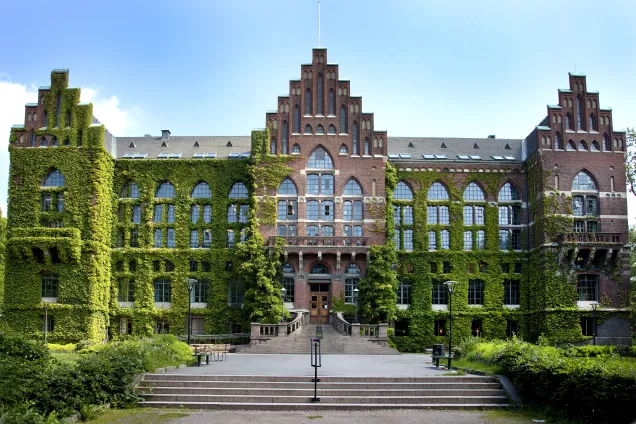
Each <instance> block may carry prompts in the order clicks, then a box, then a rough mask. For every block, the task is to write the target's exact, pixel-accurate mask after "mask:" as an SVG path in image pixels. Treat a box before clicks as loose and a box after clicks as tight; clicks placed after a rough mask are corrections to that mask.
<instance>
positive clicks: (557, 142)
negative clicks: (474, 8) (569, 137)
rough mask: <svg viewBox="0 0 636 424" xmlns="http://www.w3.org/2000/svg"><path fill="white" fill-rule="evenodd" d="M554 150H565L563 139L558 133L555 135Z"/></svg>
mask: <svg viewBox="0 0 636 424" xmlns="http://www.w3.org/2000/svg"><path fill="white" fill-rule="evenodd" d="M554 148H555V149H558V150H563V139H562V138H561V134H559V133H558V132H557V133H555V134H554Z"/></svg>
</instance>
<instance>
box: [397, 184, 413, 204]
mask: <svg viewBox="0 0 636 424" xmlns="http://www.w3.org/2000/svg"><path fill="white" fill-rule="evenodd" d="M393 198H394V199H396V200H413V191H412V190H411V187H409V185H408V184H406V183H405V182H404V181H398V183H397V185H396V186H395V192H394V193H393Z"/></svg>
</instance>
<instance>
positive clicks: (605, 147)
mask: <svg viewBox="0 0 636 424" xmlns="http://www.w3.org/2000/svg"><path fill="white" fill-rule="evenodd" d="M603 150H605V151H606V152H611V151H612V142H611V141H610V139H609V137H608V136H607V134H603Z"/></svg>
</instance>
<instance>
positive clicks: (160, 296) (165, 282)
mask: <svg viewBox="0 0 636 424" xmlns="http://www.w3.org/2000/svg"><path fill="white" fill-rule="evenodd" d="M153 286H154V289H155V302H157V303H160V302H170V300H171V297H172V296H171V295H172V287H171V283H170V279H169V278H155V281H154V282H153Z"/></svg>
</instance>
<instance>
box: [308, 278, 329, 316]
mask: <svg viewBox="0 0 636 424" xmlns="http://www.w3.org/2000/svg"><path fill="white" fill-rule="evenodd" d="M329 287H330V284H327V283H316V284H314V283H311V284H310V292H309V322H310V323H311V324H318V325H321V324H329V300H330V299H329V298H330V296H329Z"/></svg>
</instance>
